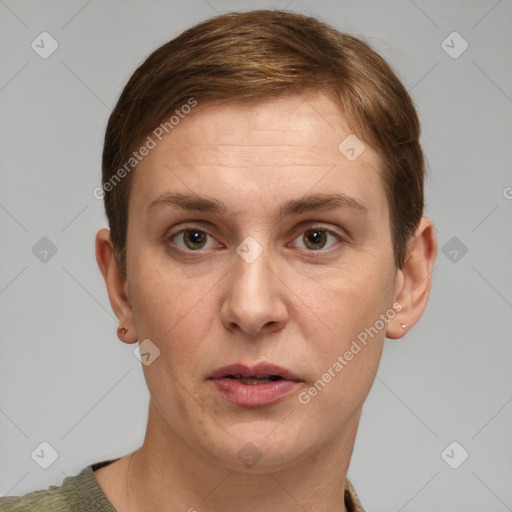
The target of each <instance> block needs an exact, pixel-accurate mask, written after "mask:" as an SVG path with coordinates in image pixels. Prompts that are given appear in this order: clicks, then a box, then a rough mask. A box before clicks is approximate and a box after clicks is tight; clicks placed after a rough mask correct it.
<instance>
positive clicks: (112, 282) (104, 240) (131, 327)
mask: <svg viewBox="0 0 512 512" xmlns="http://www.w3.org/2000/svg"><path fill="white" fill-rule="evenodd" d="M96 261H97V263H98V267H99V269H100V271H101V273H102V275H103V279H104V280H105V285H106V287H107V293H108V298H109V300H110V305H111V306H112V309H113V311H114V313H115V315H116V317H117V319H118V320H119V328H118V330H117V335H118V337H119V339H120V340H121V341H123V342H125V343H135V342H136V341H137V332H136V329H135V322H134V319H133V311H132V307H131V302H130V300H129V297H128V295H127V293H126V291H127V283H126V282H125V281H124V280H123V279H122V278H121V274H120V272H119V269H118V266H117V262H116V259H115V257H114V247H113V245H112V241H111V238H110V231H109V230H108V229H106V228H103V229H100V230H99V231H98V233H97V234H96Z"/></svg>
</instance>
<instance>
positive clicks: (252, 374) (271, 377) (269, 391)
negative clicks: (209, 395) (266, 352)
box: [208, 363, 304, 407]
mask: <svg viewBox="0 0 512 512" xmlns="http://www.w3.org/2000/svg"><path fill="white" fill-rule="evenodd" d="M208 380H211V381H213V383H214V384H215V388H216V389H217V391H219V392H220V394H221V396H223V397H224V398H226V399H227V400H228V401H230V402H232V403H234V404H237V405H241V406H245V407H256V406H263V405H270V404H273V403H275V402H277V401H279V400H280V399H282V398H284V397H286V396H287V395H289V394H290V393H292V392H293V391H295V390H297V388H298V387H299V386H300V385H301V383H303V382H304V381H302V380H301V379H300V378H299V377H298V376H297V375H295V374H294V373H292V372H291V371H289V370H287V369H285V368H281V367H279V366H276V365H272V364H268V363H260V364H258V365H256V366H246V365H244V364H235V365H230V366H224V367H223V368H219V369H218V370H216V371H214V372H213V373H212V374H211V375H210V377H209V378H208Z"/></svg>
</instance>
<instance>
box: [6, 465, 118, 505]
mask: <svg viewBox="0 0 512 512" xmlns="http://www.w3.org/2000/svg"><path fill="white" fill-rule="evenodd" d="M94 466H96V465H91V466H87V467H85V468H84V469H82V471H81V472H80V473H79V474H78V475H76V476H68V477H66V478H65V479H64V481H63V482H62V484H61V485H59V486H57V485H52V486H50V487H48V489H41V490H37V491H32V492H29V493H27V494H24V495H23V496H4V497H0V512H88V511H90V510H95V511H98V512H115V509H114V508H113V507H112V505H111V503H110V502H109V501H108V499H107V497H106V496H105V494H104V493H103V491H102V489H101V487H100V486H99V485H98V482H97V481H96V479H95V477H94V473H93V467H94Z"/></svg>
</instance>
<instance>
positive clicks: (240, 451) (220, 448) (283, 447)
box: [207, 422, 313, 473]
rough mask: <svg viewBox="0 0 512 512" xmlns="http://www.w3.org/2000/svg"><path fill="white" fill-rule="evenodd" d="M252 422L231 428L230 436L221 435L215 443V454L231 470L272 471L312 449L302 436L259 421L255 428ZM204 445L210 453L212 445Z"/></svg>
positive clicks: (290, 463) (302, 456)
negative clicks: (297, 436)
mask: <svg viewBox="0 0 512 512" xmlns="http://www.w3.org/2000/svg"><path fill="white" fill-rule="evenodd" d="M254 423H255V422H251V424H249V423H245V424H242V425H239V426H237V428H231V429H230V433H232V434H233V432H235V433H234V434H233V437H230V436H223V441H222V442H219V443H216V445H215V453H214V455H215V457H217V458H219V459H221V461H222V464H223V465H225V466H226V467H227V468H229V469H230V470H232V471H237V472H241V473H273V472H276V471H280V470H282V469H285V468H287V467H289V466H291V465H293V463H294V462H297V461H299V460H300V459H302V458H304V457H305V456H306V455H307V452H308V451H312V448H313V447H312V446H311V447H310V450H308V446H307V445H306V444H305V442H304V439H297V438H295V436H294V435H291V433H290V432H289V431H287V430H285V429H281V430H279V425H276V424H274V423H273V424H270V423H269V422H262V424H261V425H260V426H259V427H256V428H255V425H254ZM248 427H249V428H248ZM276 427H277V428H276ZM273 429H275V430H273ZM207 448H209V451H210V452H211V448H212V447H211V446H210V447H207Z"/></svg>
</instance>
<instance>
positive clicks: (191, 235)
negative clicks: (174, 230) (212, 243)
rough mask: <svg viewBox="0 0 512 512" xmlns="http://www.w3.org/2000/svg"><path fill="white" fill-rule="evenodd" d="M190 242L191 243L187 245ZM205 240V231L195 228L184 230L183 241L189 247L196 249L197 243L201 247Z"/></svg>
mask: <svg viewBox="0 0 512 512" xmlns="http://www.w3.org/2000/svg"><path fill="white" fill-rule="evenodd" d="M189 242H191V244H192V245H189ZM204 242H205V233H203V232H202V231H197V230H188V231H186V232H185V243H186V244H187V246H188V247H190V248H191V249H197V248H198V245H199V246H200V247H202V246H203V245H204Z"/></svg>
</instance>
